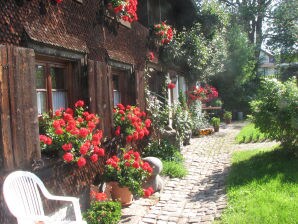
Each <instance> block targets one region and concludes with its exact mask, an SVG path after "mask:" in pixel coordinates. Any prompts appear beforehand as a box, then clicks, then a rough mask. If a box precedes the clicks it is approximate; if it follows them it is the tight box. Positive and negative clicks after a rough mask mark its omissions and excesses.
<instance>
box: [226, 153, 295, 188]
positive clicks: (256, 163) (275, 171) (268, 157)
mask: <svg viewBox="0 0 298 224" xmlns="http://www.w3.org/2000/svg"><path fill="white" fill-rule="evenodd" d="M245 153H247V154H248V156H249V154H250V153H251V155H252V156H251V157H249V159H240V161H238V162H234V163H233V164H232V166H231V171H230V174H229V176H228V178H227V183H228V186H229V187H234V186H241V185H246V184H248V183H250V182H252V181H258V182H260V183H266V182H268V181H270V180H271V179H275V178H277V177H278V178H279V179H280V181H281V182H283V183H298V158H295V157H294V156H293V154H291V153H290V152H289V151H287V150H285V149H283V148H282V147H278V148H276V149H274V150H272V151H259V153H257V154H255V155H253V154H254V153H255V152H254V151H250V152H249V151H246V152H245ZM239 155H241V154H239Z"/></svg>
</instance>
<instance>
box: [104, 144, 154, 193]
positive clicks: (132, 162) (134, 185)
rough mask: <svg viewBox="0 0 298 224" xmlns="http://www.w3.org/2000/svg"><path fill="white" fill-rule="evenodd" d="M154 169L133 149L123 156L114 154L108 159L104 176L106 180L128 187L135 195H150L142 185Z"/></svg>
mask: <svg viewBox="0 0 298 224" xmlns="http://www.w3.org/2000/svg"><path fill="white" fill-rule="evenodd" d="M152 171H153V169H152V167H151V166H150V164H149V163H148V162H145V161H143V160H142V158H141V156H140V154H139V152H137V151H134V150H133V149H131V150H129V151H128V152H126V153H124V154H123V155H122V156H121V157H117V156H112V157H111V158H109V159H108V160H107V161H106V165H105V171H104V178H105V181H106V182H108V181H116V182H118V183H119V185H120V186H125V187H128V188H129V189H130V191H131V192H132V193H133V194H135V195H139V196H143V195H145V196H148V195H149V194H148V192H147V191H146V190H144V189H143V188H142V185H143V182H144V181H145V180H147V178H148V177H149V176H150V175H151V173H152ZM152 193H153V190H152V191H151V194H152ZM151 194H150V195H151ZM150 195H149V196H150Z"/></svg>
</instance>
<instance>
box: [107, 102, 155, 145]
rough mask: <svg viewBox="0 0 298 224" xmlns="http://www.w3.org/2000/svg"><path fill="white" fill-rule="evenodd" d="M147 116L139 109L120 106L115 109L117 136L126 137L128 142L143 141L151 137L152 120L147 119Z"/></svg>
mask: <svg viewBox="0 0 298 224" xmlns="http://www.w3.org/2000/svg"><path fill="white" fill-rule="evenodd" d="M146 116H147V114H146V113H145V112H144V111H141V110H140V108H139V107H135V106H130V105H127V106H126V107H125V106H123V105H122V104H118V105H117V107H116V108H114V116H113V118H114V124H115V135H116V136H120V135H121V134H123V135H124V137H125V139H126V142H127V143H128V142H132V141H137V140H141V139H143V138H144V137H145V136H148V135H149V133H150V132H149V130H148V128H150V126H151V120H150V119H148V118H146Z"/></svg>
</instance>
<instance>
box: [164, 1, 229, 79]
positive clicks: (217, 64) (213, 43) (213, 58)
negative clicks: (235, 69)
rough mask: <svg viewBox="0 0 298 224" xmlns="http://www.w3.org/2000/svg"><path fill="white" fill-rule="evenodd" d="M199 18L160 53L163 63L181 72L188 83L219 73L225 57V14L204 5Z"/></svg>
mask: <svg viewBox="0 0 298 224" xmlns="http://www.w3.org/2000/svg"><path fill="white" fill-rule="evenodd" d="M199 18H200V19H199V22H197V23H195V24H194V25H193V26H192V27H191V28H190V29H189V30H185V29H184V30H182V31H181V32H179V33H178V34H177V35H176V37H174V39H173V41H172V42H171V44H169V45H167V46H166V47H164V48H163V49H162V51H161V59H162V61H163V63H164V64H166V65H168V66H177V65H178V66H179V67H181V68H183V70H184V71H187V75H188V79H189V80H190V81H191V82H192V81H197V80H200V81H205V80H208V79H209V77H210V76H212V75H215V74H216V73H218V72H220V71H222V70H223V60H224V58H225V57H226V45H225V42H224V38H223V36H224V35H225V26H226V24H227V22H228V16H227V13H225V11H224V9H223V8H222V7H221V6H220V5H219V4H217V3H215V1H211V2H205V3H204V4H203V5H202V9H201V12H200V16H199Z"/></svg>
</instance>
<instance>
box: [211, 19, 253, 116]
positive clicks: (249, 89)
mask: <svg viewBox="0 0 298 224" xmlns="http://www.w3.org/2000/svg"><path fill="white" fill-rule="evenodd" d="M226 42H227V60H226V61H225V71H224V72H223V73H221V74H219V75H218V76H215V77H214V78H213V79H212V82H213V85H214V86H216V87H217V89H218V91H219V93H220V97H221V99H222V100H223V102H224V108H225V109H228V110H242V111H247V110H248V108H249V106H248V101H249V100H251V98H252V97H253V95H254V91H255V88H256V87H257V85H256V83H257V79H256V77H255V76H254V75H253V74H254V71H253V65H254V51H253V46H252V44H251V43H250V42H249V40H248V37H247V34H246V32H244V31H243V30H242V29H241V26H239V25H237V24H235V23H234V24H231V26H230V27H229V28H228V30H227V35H226Z"/></svg>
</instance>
